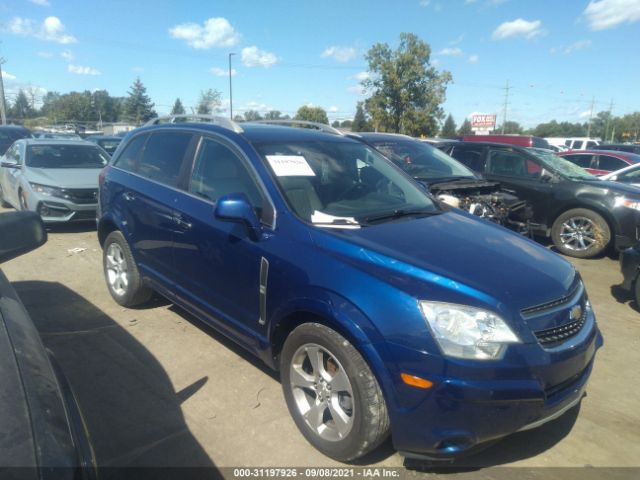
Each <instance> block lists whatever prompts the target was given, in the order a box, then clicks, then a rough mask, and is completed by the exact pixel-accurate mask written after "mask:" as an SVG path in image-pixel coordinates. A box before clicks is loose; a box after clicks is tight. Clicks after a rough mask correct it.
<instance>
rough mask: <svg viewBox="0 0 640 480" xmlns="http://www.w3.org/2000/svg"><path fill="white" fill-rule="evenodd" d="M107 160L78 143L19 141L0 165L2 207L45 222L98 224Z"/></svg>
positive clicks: (92, 147) (99, 151) (93, 146)
mask: <svg viewBox="0 0 640 480" xmlns="http://www.w3.org/2000/svg"><path fill="white" fill-rule="evenodd" d="M108 161H109V155H108V154H107V153H106V152H105V151H104V150H103V149H102V148H100V147H99V146H98V145H96V144H95V143H91V142H85V141H81V140H80V141H75V140H18V141H17V142H15V143H14V144H13V145H12V146H11V147H10V148H9V150H7V152H6V153H5V155H4V156H3V157H2V161H1V163H0V202H1V203H2V205H3V206H12V207H14V208H16V209H18V210H31V211H34V212H37V213H38V214H39V215H40V216H41V217H42V219H43V220H44V221H45V223H64V222H70V221H78V220H91V221H93V220H95V214H96V207H97V202H98V197H97V195H98V174H99V173H100V170H101V169H102V168H103V167H104V166H105V165H106V164H107V163H108Z"/></svg>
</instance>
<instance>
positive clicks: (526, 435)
mask: <svg viewBox="0 0 640 480" xmlns="http://www.w3.org/2000/svg"><path fill="white" fill-rule="evenodd" d="M574 264H575V265H576V266H577V268H578V269H579V270H580V272H581V274H582V276H583V278H584V281H585V283H586V286H587V290H588V293H589V296H590V299H591V302H592V304H593V306H594V309H595V312H596V314H597V318H598V322H599V325H600V328H601V330H602V332H603V335H604V338H605V346H604V348H602V349H601V350H600V351H599V353H598V358H597V360H596V363H595V367H594V370H593V374H592V377H591V380H590V384H589V388H588V396H587V397H586V398H585V399H584V400H583V402H582V405H581V407H580V409H579V412H578V410H577V409H574V410H573V411H570V412H569V413H567V414H566V415H564V416H563V417H561V418H560V419H558V420H556V421H554V422H551V423H549V424H546V425H544V426H543V427H541V428H538V429H536V430H532V431H528V432H522V433H518V434H515V435H512V436H511V437H509V438H508V439H506V440H504V441H501V442H499V443H497V444H496V445H494V446H492V447H491V448H489V449H488V450H485V451H484V452H483V453H481V454H479V455H478V456H477V459H476V461H477V462H478V464H481V465H486V466H526V467H583V466H594V467H615V466H618V467H639V466H640V408H638V407H639V405H640V404H639V400H638V399H639V398H640V375H639V374H638V372H639V365H640V341H639V339H640V313H639V312H638V310H637V307H636V306H635V304H634V303H633V302H631V299H630V298H628V297H627V296H626V295H625V294H624V293H623V292H621V291H620V290H619V289H617V288H616V286H617V285H618V284H620V282H621V280H622V276H621V274H620V271H619V265H618V262H617V260H615V259H613V258H611V257H604V258H600V259H597V260H575V261H574ZM2 269H3V271H4V272H5V274H6V275H7V276H8V277H9V279H10V280H11V281H12V282H14V285H15V287H16V289H17V290H18V292H19V293H20V295H21V297H22V299H23V302H24V303H25V305H26V307H27V309H28V310H29V313H30V314H31V316H32V318H33V320H34V322H35V324H36V325H37V327H38V329H39V331H40V333H41V335H42V337H43V340H44V343H45V344H46V346H47V347H48V348H49V349H51V350H52V351H53V352H54V354H55V355H56V357H57V359H58V361H59V363H60V364H61V365H62V368H63V370H64V372H65V373H66V375H67V376H68V378H69V380H70V383H71V385H72V387H73V388H74V390H75V392H76V395H77V397H78V401H79V403H80V406H81V408H82V410H83V411H84V414H85V417H86V420H87V424H88V428H89V431H90V433H91V437H92V441H93V445H94V448H95V452H96V457H97V460H98V464H99V465H101V466H123V465H134V466H135V465H156V466H183V465H198V466H213V465H215V466H218V467H237V466H279V467H283V466H297V467H304V466H335V465H338V464H337V463H336V462H334V461H332V460H330V459H328V458H326V457H324V456H323V455H322V454H320V453H319V452H317V451H316V450H315V449H314V448H313V447H311V446H310V445H309V444H308V443H307V442H306V441H305V440H304V438H303V437H302V435H301V434H300V433H299V432H298V430H297V429H296V427H295V425H294V423H293V421H292V420H291V418H290V416H289V413H288V411H287V409H286V405H285V402H284V399H283V396H282V392H281V388H280V384H279V382H278V377H277V375H276V374H274V373H273V372H271V371H269V370H268V369H267V368H266V367H265V366H263V365H262V364H261V363H259V362H258V361H257V360H254V359H253V358H252V357H251V356H249V355H247V354H245V353H244V351H242V350H241V349H239V348H237V347H236V346H235V345H234V344H232V343H231V342H229V341H227V340H226V339H225V338H223V337H222V336H221V335H219V334H217V333H216V332H214V331H212V330H211V329H209V328H207V327H204V326H203V325H202V324H200V323H199V322H198V321H196V320H195V319H193V318H192V317H190V316H189V315H188V314H187V313H186V312H184V311H182V310H181V309H179V308H177V307H174V306H173V305H171V304H169V303H167V302H166V301H163V300H161V299H158V300H155V301H154V302H153V304H152V305H151V306H150V307H148V308H144V309H137V310H130V309H124V308H122V307H120V306H118V305H117V304H116V303H115V302H114V301H113V300H112V299H111V297H110V296H109V294H108V292H107V289H106V286H105V284H104V280H103V274H102V266H101V251H100V248H99V246H98V242H97V238H96V233H95V230H94V229H92V228H91V225H85V226H80V227H78V226H73V227H65V228H56V229H53V230H52V231H50V232H49V241H48V243H47V244H46V245H44V246H43V247H41V248H40V249H38V250H36V251H34V252H31V253H29V254H27V255H25V256H22V257H20V258H17V259H15V260H12V261H11V262H8V263H6V264H3V265H2ZM364 463H366V464H368V465H378V466H388V467H402V466H403V458H402V457H401V456H399V455H398V454H397V453H396V452H395V451H394V450H393V448H392V447H391V445H390V443H387V444H386V445H384V446H383V447H382V448H381V449H379V450H378V451H377V452H375V453H374V454H372V455H370V456H369V457H368V458H366V459H365V461H364Z"/></svg>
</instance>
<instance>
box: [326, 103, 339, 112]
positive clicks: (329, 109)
mask: <svg viewBox="0 0 640 480" xmlns="http://www.w3.org/2000/svg"><path fill="white" fill-rule="evenodd" d="M339 111H340V109H339V108H338V107H336V106H335V105H331V106H330V107H329V108H328V112H329V113H336V112H339Z"/></svg>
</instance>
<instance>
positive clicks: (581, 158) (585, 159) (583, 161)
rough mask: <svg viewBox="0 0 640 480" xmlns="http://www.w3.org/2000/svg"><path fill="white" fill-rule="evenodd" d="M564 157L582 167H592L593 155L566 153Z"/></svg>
mask: <svg viewBox="0 0 640 480" xmlns="http://www.w3.org/2000/svg"><path fill="white" fill-rule="evenodd" d="M564 158H566V159H567V160H569V161H570V162H571V163H575V164H576V165H578V166H579V167H582V168H591V160H592V159H593V155H565V156H564Z"/></svg>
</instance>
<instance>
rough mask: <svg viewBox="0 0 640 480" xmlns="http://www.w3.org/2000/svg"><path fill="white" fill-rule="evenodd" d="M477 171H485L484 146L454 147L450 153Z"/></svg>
mask: <svg viewBox="0 0 640 480" xmlns="http://www.w3.org/2000/svg"><path fill="white" fill-rule="evenodd" d="M449 155H451V156H452V157H453V158H455V159H456V160H458V161H459V162H461V163H463V164H464V165H466V166H467V167H469V168H470V169H471V170H473V171H475V172H484V165H485V160H484V151H483V149H482V148H469V147H455V146H454V147H453V149H452V150H451V153H450V154H449Z"/></svg>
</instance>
